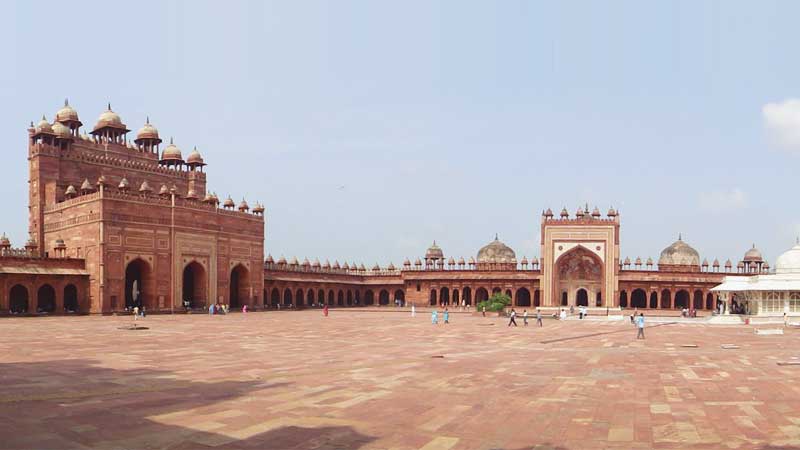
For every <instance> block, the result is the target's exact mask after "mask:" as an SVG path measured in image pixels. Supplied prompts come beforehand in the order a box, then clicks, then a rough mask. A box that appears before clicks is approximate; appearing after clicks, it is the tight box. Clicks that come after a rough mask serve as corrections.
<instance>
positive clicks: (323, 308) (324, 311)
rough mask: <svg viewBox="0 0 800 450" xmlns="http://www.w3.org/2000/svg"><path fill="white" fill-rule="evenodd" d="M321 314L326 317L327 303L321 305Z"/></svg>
mask: <svg viewBox="0 0 800 450" xmlns="http://www.w3.org/2000/svg"><path fill="white" fill-rule="evenodd" d="M322 315H323V316H325V317H328V305H325V306H323V307H322Z"/></svg>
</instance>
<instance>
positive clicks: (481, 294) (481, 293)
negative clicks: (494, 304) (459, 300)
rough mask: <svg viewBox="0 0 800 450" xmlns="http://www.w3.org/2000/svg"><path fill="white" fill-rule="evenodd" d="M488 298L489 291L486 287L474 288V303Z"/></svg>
mask: <svg viewBox="0 0 800 450" xmlns="http://www.w3.org/2000/svg"><path fill="white" fill-rule="evenodd" d="M486 300H489V292H488V291H487V290H486V288H482V287H481V288H478V289H476V290H475V304H476V305H477V304H478V303H480V302H485V301H486Z"/></svg>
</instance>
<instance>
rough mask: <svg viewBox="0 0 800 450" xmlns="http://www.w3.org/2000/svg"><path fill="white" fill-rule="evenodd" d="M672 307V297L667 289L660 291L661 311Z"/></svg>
mask: <svg viewBox="0 0 800 450" xmlns="http://www.w3.org/2000/svg"><path fill="white" fill-rule="evenodd" d="M671 307H672V295H671V294H670V292H669V289H664V290H663V291H661V309H669V308H671Z"/></svg>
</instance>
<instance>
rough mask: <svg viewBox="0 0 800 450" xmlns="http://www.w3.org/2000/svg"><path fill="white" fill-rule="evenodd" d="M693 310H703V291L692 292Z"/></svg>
mask: <svg viewBox="0 0 800 450" xmlns="http://www.w3.org/2000/svg"><path fill="white" fill-rule="evenodd" d="M693 303H694V304H693V305H692V306H693V307H694V309H703V291H694V302H693Z"/></svg>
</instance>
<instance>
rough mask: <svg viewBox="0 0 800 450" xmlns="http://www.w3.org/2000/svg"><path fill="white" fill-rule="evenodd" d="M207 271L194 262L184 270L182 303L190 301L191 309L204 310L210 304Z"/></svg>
mask: <svg viewBox="0 0 800 450" xmlns="http://www.w3.org/2000/svg"><path fill="white" fill-rule="evenodd" d="M207 285H208V283H207V282H206V270H205V269H204V268H203V266H202V265H200V263H198V262H197V261H192V262H191V263H189V264H188V265H187V266H186V267H184V268H183V289H182V294H183V296H182V298H181V300H182V301H184V302H185V301H188V302H189V307H190V308H203V307H205V306H206V305H207V304H208V303H207V300H208V292H207V291H206V289H207Z"/></svg>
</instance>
